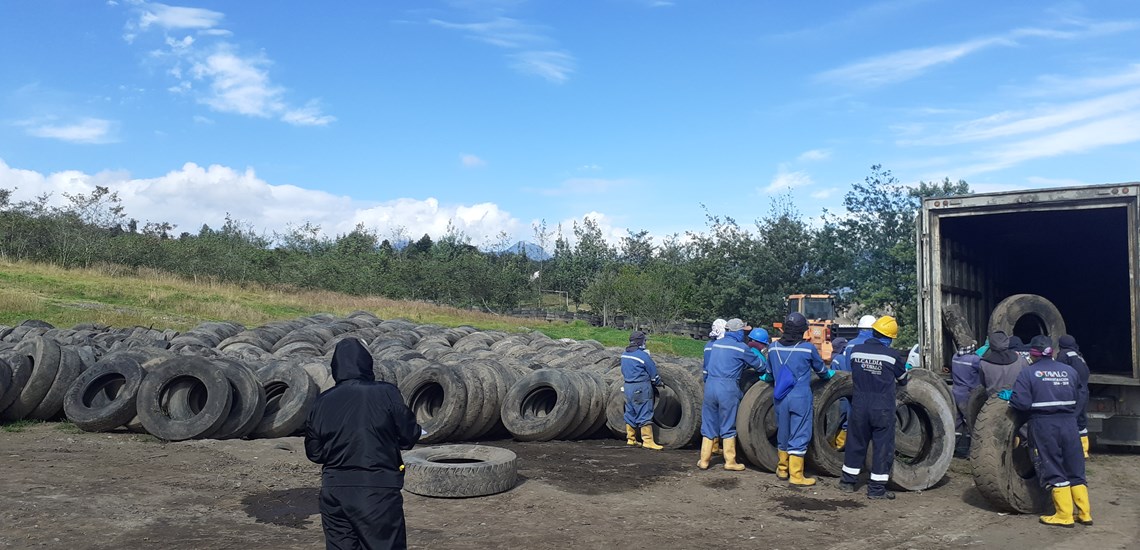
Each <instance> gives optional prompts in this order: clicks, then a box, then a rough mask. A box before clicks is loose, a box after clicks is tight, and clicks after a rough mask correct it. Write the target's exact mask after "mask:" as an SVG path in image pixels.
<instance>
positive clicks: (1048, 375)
mask: <svg viewBox="0 0 1140 550" xmlns="http://www.w3.org/2000/svg"><path fill="white" fill-rule="evenodd" d="M1033 376H1036V377H1037V378H1040V379H1041V381H1042V382H1052V383H1053V385H1054V386H1068V385H1069V372H1068V371H1063V370H1039V371H1035V372H1034V373H1033Z"/></svg>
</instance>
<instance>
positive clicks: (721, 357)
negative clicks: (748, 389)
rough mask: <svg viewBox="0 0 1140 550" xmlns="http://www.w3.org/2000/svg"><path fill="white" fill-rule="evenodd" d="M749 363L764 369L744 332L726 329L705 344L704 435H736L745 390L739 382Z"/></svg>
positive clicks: (702, 407)
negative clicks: (715, 338) (737, 414)
mask: <svg viewBox="0 0 1140 550" xmlns="http://www.w3.org/2000/svg"><path fill="white" fill-rule="evenodd" d="M745 365H748V366H751V367H752V368H754V369H756V370H757V371H760V372H763V371H762V370H761V369H762V368H763V363H762V362H761V360H760V358H759V357H757V356H756V354H754V353H752V349H751V348H749V347H748V346H746V345H745V344H744V331H742V330H738V331H734V332H726V333H725V334H724V338H721V339H720V340H713V341H711V342H709V343H708V344H706V345H705V358H704V372H705V400H704V403H703V404H702V405H701V436H702V437H704V438H706V439H716V438H718V437H720V438H724V439H727V438H730V437H736V411H737V409H739V408H740V398H741V397H743V393H742V392H741V391H740V386H739V385H738V383H737V381H738V380H740V371H742V370H744V367H745Z"/></svg>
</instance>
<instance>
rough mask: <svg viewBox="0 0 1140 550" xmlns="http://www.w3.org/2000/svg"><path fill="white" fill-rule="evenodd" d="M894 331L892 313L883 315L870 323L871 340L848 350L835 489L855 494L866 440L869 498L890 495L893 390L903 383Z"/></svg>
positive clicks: (904, 373)
mask: <svg viewBox="0 0 1140 550" xmlns="http://www.w3.org/2000/svg"><path fill="white" fill-rule="evenodd" d="M898 334H899V325H898V322H896V321H895V319H894V317H890V316H883V317H880V318H878V319H877V320H875V324H874V325H872V336H871V338H870V339H869V340H867V341H866V342H863V343H862V344H859V345H857V346H855V349H853V350H850V351H851V381H852V382H853V383H854V386H855V391H854V393H853V394H852V395H851V417H850V419H849V420H848V425H849V426H850V430H849V432H848V435H847V448H846V449H845V450H844V453H843V477H842V478H841V479H840V481H839V490H841V491H843V492H845V493H853V492H855V484H856V483H857V482H858V481H859V473H860V472H862V469H863V464H864V463H865V462H866V460H867V444H868V443H870V444H872V445H873V446H874V453H873V454H872V456H871V476H870V482H869V483H867V498H869V499H873V500H878V499H893V498H895V494H894V493H892V492H890V491H887V481H889V480H890V477H891V466H893V465H894V462H895V388H896V387H897V386H898V385H905V384H906V383H907V368H906V361H905V360H904V359H903V357H902V354H900V353H899V352H898V351H896V350H893V349H891V342H892V341H893V340H894V339H895V338H896V337H897V336H898Z"/></svg>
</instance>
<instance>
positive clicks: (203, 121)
mask: <svg viewBox="0 0 1140 550" xmlns="http://www.w3.org/2000/svg"><path fill="white" fill-rule="evenodd" d="M194 122H195V123H197V124H213V123H214V119H212V118H208V117H204V116H202V115H194Z"/></svg>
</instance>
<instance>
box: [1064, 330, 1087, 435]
mask: <svg viewBox="0 0 1140 550" xmlns="http://www.w3.org/2000/svg"><path fill="white" fill-rule="evenodd" d="M1057 361H1058V362H1060V363H1064V364H1066V365H1069V366H1070V367H1073V369H1074V370H1076V371H1077V377H1078V378H1079V379H1080V381H1081V386H1080V387H1081V391H1080V393H1079V394H1078V398H1077V429H1078V430H1079V431H1080V434H1081V435H1082V436H1086V435H1089V417H1088V413H1087V411H1086V410H1085V409H1086V408H1087V407H1088V404H1089V366H1088V363H1085V358H1084V356H1082V355H1081V352H1080V350H1076V349H1071V348H1066V347H1062V348H1060V350H1059V351H1058V352H1057Z"/></svg>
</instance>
